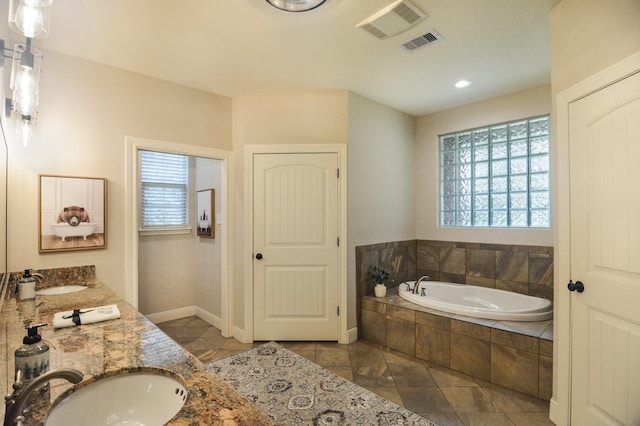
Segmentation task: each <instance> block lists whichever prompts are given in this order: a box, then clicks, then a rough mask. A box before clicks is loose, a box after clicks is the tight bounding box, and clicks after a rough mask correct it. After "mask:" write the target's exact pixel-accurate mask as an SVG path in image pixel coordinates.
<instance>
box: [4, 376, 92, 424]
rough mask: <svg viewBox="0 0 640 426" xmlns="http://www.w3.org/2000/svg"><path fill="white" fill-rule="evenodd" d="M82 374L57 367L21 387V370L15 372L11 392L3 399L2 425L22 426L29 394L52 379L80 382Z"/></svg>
mask: <svg viewBox="0 0 640 426" xmlns="http://www.w3.org/2000/svg"><path fill="white" fill-rule="evenodd" d="M83 377H84V376H83V374H82V373H81V372H79V371H78V370H74V369H72V368H58V369H56V370H51V371H48V372H46V373H44V374H43V375H41V376H38V377H36V378H35V379H33V380H32V381H31V382H30V383H29V384H27V385H26V386H25V388H24V389H22V386H23V385H24V384H23V382H22V371H21V370H18V372H17V373H16V382H15V383H14V384H13V393H12V394H9V395H7V396H6V397H5V398H4V400H5V412H4V426H22V425H23V424H24V420H25V418H24V416H23V415H22V414H23V411H24V407H25V405H26V403H27V400H28V399H29V397H30V396H31V394H32V393H33V392H34V391H35V390H37V389H39V388H41V387H42V386H43V385H44V384H47V383H49V380H52V379H64V380H67V381H69V382H71V383H74V384H75V383H80V381H81V380H82V378H83Z"/></svg>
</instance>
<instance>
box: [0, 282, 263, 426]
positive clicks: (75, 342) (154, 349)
mask: <svg viewBox="0 0 640 426" xmlns="http://www.w3.org/2000/svg"><path fill="white" fill-rule="evenodd" d="M65 284H69V283H68V282H67V283H65ZM84 284H87V286H88V287H89V288H88V289H86V290H82V291H79V292H76V293H68V294H64V295H56V296H37V297H36V300H35V301H16V299H15V298H13V297H10V296H7V297H5V298H4V300H3V303H2V315H1V320H2V326H3V331H6V344H5V345H2V349H0V351H1V352H2V353H0V355H2V358H1V360H2V364H4V366H2V370H3V371H4V372H6V373H7V377H6V387H5V390H8V389H11V384H12V382H13V371H14V361H13V352H14V351H15V349H16V348H18V347H19V346H20V345H21V344H22V338H23V336H24V335H25V329H24V327H25V324H26V323H28V322H30V323H31V324H38V323H48V324H49V325H47V326H46V327H41V328H40V330H41V335H42V338H43V340H46V341H47V342H49V343H50V346H51V349H50V351H51V356H50V370H53V369H56V368H75V369H77V370H80V371H81V372H82V373H83V374H84V381H83V383H85V382H89V381H95V380H98V379H100V378H102V377H105V376H111V375H115V374H120V373H127V372H136V371H141V370H157V369H159V370H162V371H164V372H165V373H166V374H169V375H172V374H177V375H178V376H179V377H180V378H181V379H182V381H183V382H184V385H185V388H186V389H187V392H188V397H187V400H186V402H185V404H184V406H183V408H182V409H181V411H180V412H179V413H178V414H177V415H176V416H175V417H174V418H173V419H172V420H171V421H170V422H169V423H167V424H168V425H181V426H183V425H185V426H186V425H222V424H224V425H236V424H237V425H255V424H260V425H271V424H274V423H273V422H272V421H271V420H270V419H269V418H268V417H267V416H266V415H265V414H263V413H262V412H261V411H259V410H258V409H257V408H256V407H255V406H254V405H252V404H251V403H250V402H249V401H248V400H247V399H245V398H244V397H243V396H242V395H240V394H239V393H238V392H236V391H235V390H234V389H233V388H231V387H229V385H227V384H225V383H224V382H223V381H222V380H220V379H219V378H218V377H217V376H215V375H214V374H212V373H211V372H209V371H207V370H206V369H205V368H204V365H203V364H202V363H201V362H200V361H199V360H198V359H196V358H195V357H194V356H193V355H191V354H190V353H188V352H187V351H185V350H184V349H182V347H180V346H179V345H178V344H177V343H175V342H174V341H173V340H171V339H170V338H169V337H168V336H167V335H166V334H164V333H163V332H162V331H161V330H160V329H158V328H157V327H156V326H155V325H154V324H152V323H151V322H150V321H149V320H147V319H146V318H145V317H144V316H143V315H141V314H140V313H139V312H138V311H137V310H136V309H134V308H133V307H132V306H131V305H129V304H128V303H127V302H125V301H123V300H122V299H120V298H119V297H118V296H116V295H115V294H114V292H113V291H112V290H111V289H109V288H108V287H107V286H106V285H104V284H102V283H100V282H99V281H97V280H94V279H93V280H87V281H85V282H84ZM43 286H44V287H46V286H47V285H46V284H44V285H39V286H38V289H40V288H41V287H43ZM8 293H10V292H8ZM111 304H116V305H117V306H118V309H119V310H120V313H121V318H120V319H116V320H111V321H105V322H100V323H96V324H87V325H80V326H77V327H70V328H62V329H58V330H54V329H53V315H54V314H55V313H56V312H60V311H68V310H73V309H83V308H91V307H96V306H104V305H111ZM3 382H4V381H3ZM80 385H82V383H81V384H80ZM72 387H73V385H71V384H69V383H67V382H65V381H63V380H54V381H52V382H51V386H50V390H49V401H48V402H43V403H42V404H41V405H42V407H34V409H33V410H32V412H31V413H30V414H29V415H28V416H27V417H28V422H27V424H28V425H39V424H42V422H43V420H44V418H45V417H46V413H47V411H48V409H49V404H50V403H55V402H56V401H57V400H59V399H61V396H62V395H63V394H64V393H65V392H69V391H70V389H71V388H72ZM43 399H46V398H43ZM2 410H4V407H3V408H2ZM221 410H222V411H221ZM229 410H231V412H230V413H229ZM2 415H3V416H4V412H3V413H2ZM223 418H226V419H228V420H227V422H226V423H223ZM229 420H232V422H229Z"/></svg>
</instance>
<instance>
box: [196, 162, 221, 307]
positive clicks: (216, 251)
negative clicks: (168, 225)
mask: <svg viewBox="0 0 640 426" xmlns="http://www.w3.org/2000/svg"><path fill="white" fill-rule="evenodd" d="M222 172H223V171H222V161H219V160H211V159H206V158H196V190H204V189H212V188H213V189H214V190H215V200H214V206H215V211H214V213H213V215H212V217H211V223H212V225H213V226H214V227H215V238H201V237H197V238H196V239H195V243H194V253H193V255H194V258H195V260H196V268H195V275H196V276H195V283H194V284H195V285H194V287H195V296H196V300H195V303H194V304H195V305H197V306H198V307H199V308H201V309H203V310H205V311H206V312H208V313H210V314H212V315H214V316H215V317H217V318H221V317H222V244H221V236H222V226H223V225H222V224H216V213H221V211H222V202H221V201H222V200H221V194H222V181H223V179H222ZM192 216H193V215H192ZM196 226H197V224H194V227H196Z"/></svg>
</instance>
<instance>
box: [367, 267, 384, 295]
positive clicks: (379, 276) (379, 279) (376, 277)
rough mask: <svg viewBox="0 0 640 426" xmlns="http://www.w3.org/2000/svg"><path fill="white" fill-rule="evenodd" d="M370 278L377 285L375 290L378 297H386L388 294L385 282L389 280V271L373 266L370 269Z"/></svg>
mask: <svg viewBox="0 0 640 426" xmlns="http://www.w3.org/2000/svg"><path fill="white" fill-rule="evenodd" d="M369 277H371V279H372V280H373V282H375V283H376V286H375V287H374V288H373V291H374V292H375V294H376V297H384V296H385V295H386V294H387V287H385V285H384V282H385V281H386V280H387V278H389V271H387V270H385V269H383V268H379V267H377V266H371V267H369Z"/></svg>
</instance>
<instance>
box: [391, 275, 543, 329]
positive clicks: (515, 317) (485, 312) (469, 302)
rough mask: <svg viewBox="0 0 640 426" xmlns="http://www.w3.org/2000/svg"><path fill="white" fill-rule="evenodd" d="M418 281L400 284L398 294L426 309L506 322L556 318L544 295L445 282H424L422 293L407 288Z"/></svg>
mask: <svg viewBox="0 0 640 426" xmlns="http://www.w3.org/2000/svg"><path fill="white" fill-rule="evenodd" d="M414 284H415V281H409V282H406V283H402V284H400V285H399V286H398V295H399V296H400V297H402V298H403V299H405V300H408V301H409V302H412V303H415V304H417V305H420V306H424V307H426V308H432V309H437V310H439V311H445V312H450V313H453V314H459V315H466V316H468V317H476V318H486V319H495V320H504V321H544V320H548V319H551V318H552V317H553V304H552V303H551V302H550V301H548V300H547V299H543V298H541V297H534V296H527V295H524V294H519V293H513V292H510V291H504V290H498V289H495V288H486V287H478V286H474V285H468V284H454V283H447V282H442V281H422V282H421V283H420V289H419V290H418V293H417V294H413V293H412V292H411V291H408V290H407V289H408V288H413V286H414ZM423 288H424V289H425V292H424V293H425V295H424V296H422V295H421V293H422V289H423Z"/></svg>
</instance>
